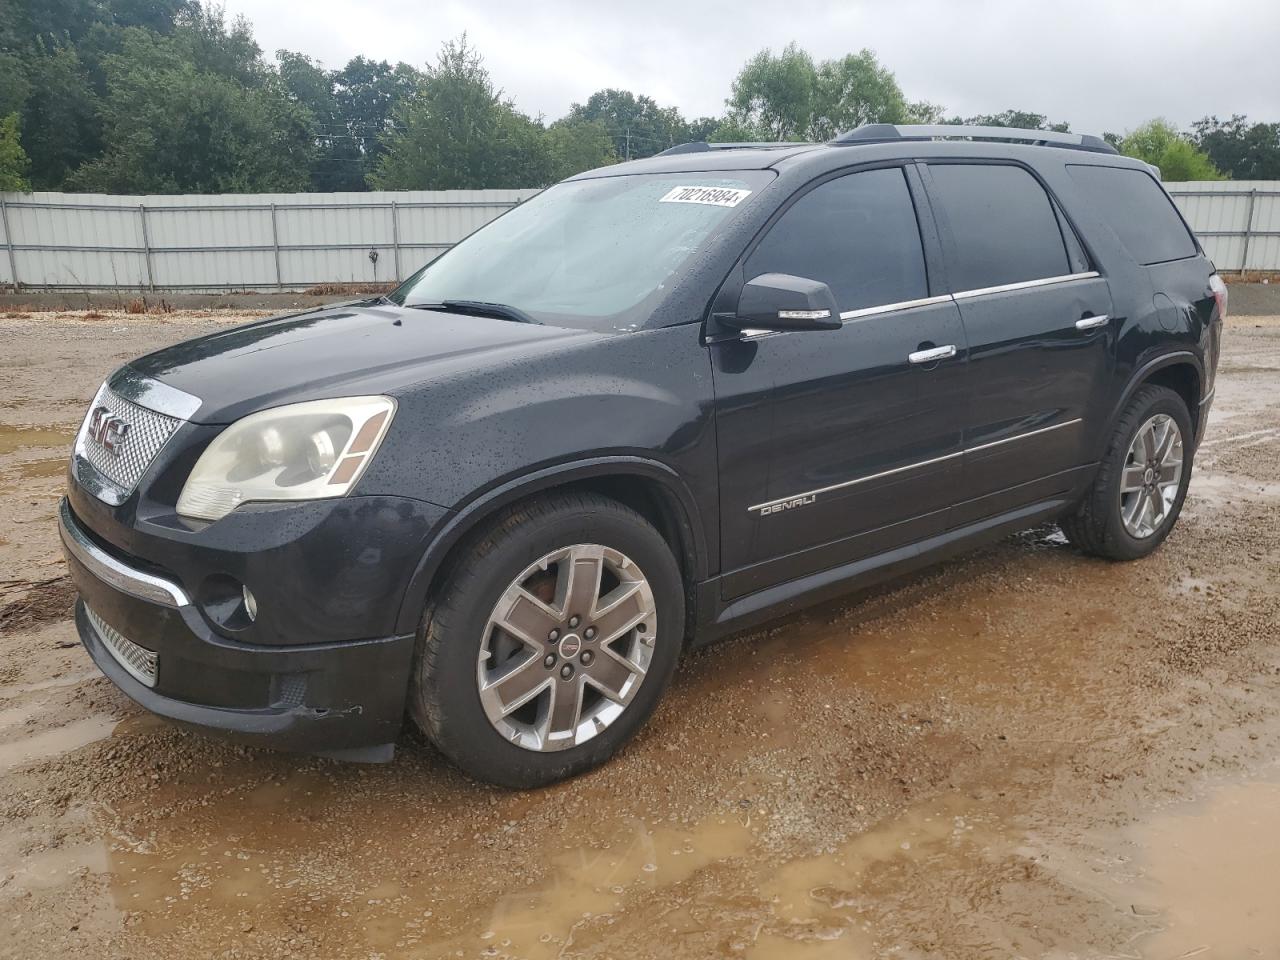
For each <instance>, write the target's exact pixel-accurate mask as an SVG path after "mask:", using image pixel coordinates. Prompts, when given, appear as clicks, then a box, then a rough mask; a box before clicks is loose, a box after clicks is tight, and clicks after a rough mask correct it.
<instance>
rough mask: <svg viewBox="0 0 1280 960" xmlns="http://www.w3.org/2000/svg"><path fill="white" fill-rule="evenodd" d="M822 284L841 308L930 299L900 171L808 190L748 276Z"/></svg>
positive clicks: (764, 244)
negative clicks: (782, 277) (783, 277)
mask: <svg viewBox="0 0 1280 960" xmlns="http://www.w3.org/2000/svg"><path fill="white" fill-rule="evenodd" d="M762 273H790V274H793V275H794V276H798V277H808V278H809V279H810V280H821V281H822V282H823V283H825V284H827V285H828V286H829V287H831V292H832V293H834V294H835V297H836V303H837V304H839V306H840V309H841V310H842V311H843V310H858V309H861V308H863V307H878V306H882V305H884V304H886V303H901V302H903V301H905V300H918V299H921V298H923V297H927V296H928V295H929V284H928V280H927V278H926V274H925V266H924V249H923V247H922V246H921V243H920V228H919V225H918V224H917V223H916V212H915V207H914V205H913V204H912V202H911V193H910V191H909V190H908V188H907V181H906V177H905V175H904V174H903V172H902V171H901V170H900V169H898V168H896V167H894V168H892V169H885V170H865V171H863V172H861V173H851V174H849V175H848V176H844V177H840V178H839V179H836V180H831V181H828V182H827V183H824V184H822V185H821V186H818V187H815V188H814V189H812V190H810V191H809V192H808V193H806V194H805V195H804V196H802V197H801V198H800V199H799V200H797V201H796V202H795V203H793V204H792V205H791V207H790V208H789V209H788V210H787V211H786V212H785V213H784V214H783V215H782V216H781V217H780V218H779V219H778V221H777V222H776V223H775V224H774V225H773V226H772V227H771V228H770V229H769V232H768V233H767V234H766V235H765V237H764V239H763V240H761V241H760V245H759V246H758V247H756V249H755V252H753V253H752V254H751V256H750V257H749V258H748V259H747V263H746V277H747V279H751V278H752V277H758V276H760V274H762Z"/></svg>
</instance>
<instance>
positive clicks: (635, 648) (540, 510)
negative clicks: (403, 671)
mask: <svg viewBox="0 0 1280 960" xmlns="http://www.w3.org/2000/svg"><path fill="white" fill-rule="evenodd" d="M683 629H684V597H683V588H682V584H681V579H680V574H679V569H678V567H677V565H676V562H675V558H674V557H673V556H672V554H671V551H670V550H669V549H668V547H667V545H666V542H665V541H664V540H663V539H662V537H661V536H660V535H659V534H658V532H657V531H656V530H654V529H653V527H652V526H650V525H649V523H648V522H647V521H645V520H644V518H643V517H641V516H640V515H639V514H637V513H636V512H635V511H633V510H631V509H629V508H628V507H625V506H623V505H622V504H620V503H617V502H615V501H613V500H609V499H607V498H605V497H600V496H596V495H591V494H583V495H557V496H552V497H548V498H546V499H543V500H538V501H534V502H532V503H530V504H526V505H523V506H521V507H519V508H517V509H514V510H511V511H509V512H508V513H506V514H505V515H503V516H501V517H499V518H498V519H497V520H496V521H494V522H493V523H492V524H491V525H490V526H489V527H488V528H487V529H486V531H485V532H484V533H483V534H482V535H481V536H480V537H479V538H478V540H477V542H475V544H474V545H473V546H472V547H471V549H470V550H469V551H468V552H467V554H466V556H465V557H464V558H463V559H462V561H461V563H460V564H459V566H458V567H457V569H456V570H455V572H454V573H453V575H452V576H451V577H450V578H449V581H448V583H447V584H446V586H445V588H444V590H443V591H442V593H441V594H440V597H439V599H438V601H437V602H436V603H435V604H434V605H433V607H432V609H430V610H429V611H428V613H427V615H426V616H425V617H424V622H423V627H422V632H421V635H420V637H419V650H418V657H417V662H416V665H415V670H414V679H413V689H412V691H411V696H410V710H411V713H412V715H413V717H414V719H415V721H416V722H417V724H418V726H419V727H420V728H421V729H422V731H423V732H424V733H425V734H426V735H427V737H428V738H429V739H431V740H432V742H434V743H435V744H436V745H437V746H438V747H439V748H440V749H441V751H443V752H444V753H445V754H446V755H447V756H448V757H450V759H452V760H453V761H454V762H455V763H457V764H458V766H460V767H462V768H463V769H464V770H466V771H467V772H468V773H470V774H472V775H473V776H475V777H477V778H479V779H482V780H487V781H490V782H492V783H499V784H503V785H506V786H513V787H531V786H537V785H540V784H544V783H550V782H552V781H555V780H559V779H561V778H563V777H567V776H570V775H572V774H574V773H577V772H579V771H582V770H585V769H587V768H589V767H592V766H595V765H596V764H599V763H601V762H602V761H604V760H605V759H607V758H608V757H609V756H610V755H611V754H612V753H613V752H614V751H615V750H616V749H617V748H618V747H619V746H620V745H621V744H622V743H623V742H625V741H626V740H627V739H628V738H629V737H630V736H631V735H632V734H633V733H634V732H635V731H636V730H637V729H638V728H639V727H640V725H641V724H642V723H643V722H644V721H645V720H646V719H647V718H648V716H649V715H650V714H651V713H652V712H653V709H654V707H655V706H656V705H657V702H658V700H659V698H660V697H661V695H662V692H663V690H664V689H665V688H666V685H667V683H668V681H669V680H670V678H671V674H672V672H673V671H674V669H675V665H676V661H677V660H678V659H679V653H680V648H681V645H682V640H683Z"/></svg>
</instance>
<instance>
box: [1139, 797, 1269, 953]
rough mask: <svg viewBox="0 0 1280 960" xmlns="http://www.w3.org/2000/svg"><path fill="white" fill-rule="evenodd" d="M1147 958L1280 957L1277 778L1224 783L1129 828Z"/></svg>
mask: <svg viewBox="0 0 1280 960" xmlns="http://www.w3.org/2000/svg"><path fill="white" fill-rule="evenodd" d="M1131 836H1132V842H1133V843H1134V844H1136V846H1137V847H1138V850H1139V852H1138V854H1137V856H1136V857H1135V861H1136V863H1137V865H1138V866H1139V867H1140V869H1141V874H1140V877H1139V879H1138V881H1137V882H1136V883H1135V884H1134V896H1135V898H1141V900H1140V902H1141V903H1142V904H1143V907H1142V908H1141V909H1143V912H1148V913H1150V914H1151V915H1152V918H1153V921H1154V922H1155V923H1157V924H1158V925H1159V926H1160V928H1161V929H1159V930H1157V931H1156V932H1154V933H1152V934H1150V935H1149V936H1147V937H1144V938H1143V939H1142V940H1141V941H1140V943H1139V946H1140V948H1141V954H1142V956H1144V957H1151V958H1153V960H1154V958H1165V957H1177V958H1183V957H1187V958H1190V957H1200V958H1204V960H1235V958H1239V957H1273V956H1276V955H1277V952H1280V910H1277V909H1276V894H1277V892H1280V779H1273V780H1266V781H1252V782H1248V783H1234V784H1226V785H1223V786H1219V787H1218V788H1217V789H1215V790H1213V791H1212V792H1211V793H1210V794H1209V795H1208V797H1206V798H1205V799H1202V800H1199V801H1196V802H1194V803H1190V804H1183V805H1179V806H1175V807H1173V808H1171V809H1168V810H1165V811H1163V812H1162V813H1160V814H1159V815H1157V816H1154V817H1153V818H1151V819H1150V820H1148V821H1147V822H1145V823H1143V824H1141V825H1140V826H1139V827H1138V828H1136V829H1135V830H1133V831H1132V833H1131Z"/></svg>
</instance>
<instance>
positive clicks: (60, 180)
mask: <svg viewBox="0 0 1280 960" xmlns="http://www.w3.org/2000/svg"><path fill="white" fill-rule="evenodd" d="M27 77H28V80H29V82H30V85H31V94H30V96H29V97H28V98H27V103H26V107H25V109H24V110H23V112H22V142H23V144H24V145H25V147H26V151H27V155H28V156H29V157H30V158H31V171H32V172H31V179H32V182H33V183H34V184H35V186H36V188H37V189H46V190H57V189H61V187H62V186H63V184H64V183H65V181H66V179H67V177H68V176H69V175H70V174H71V172H72V171H73V170H75V169H76V168H77V167H79V166H80V165H81V164H83V163H84V162H86V161H88V160H91V159H92V158H93V157H95V156H97V155H98V153H99V152H100V151H101V149H102V121H101V116H100V111H101V108H102V104H101V100H100V99H99V97H98V95H97V93H96V92H95V91H94V89H93V87H92V86H91V85H90V83H89V78H88V76H87V74H86V71H85V69H84V65H83V63H82V62H81V59H80V56H79V54H78V53H77V52H76V50H75V49H74V48H73V47H56V48H54V49H53V50H52V51H50V52H49V53H48V54H47V55H45V56H39V57H35V58H34V59H32V60H31V61H30V63H29V66H28V73H27Z"/></svg>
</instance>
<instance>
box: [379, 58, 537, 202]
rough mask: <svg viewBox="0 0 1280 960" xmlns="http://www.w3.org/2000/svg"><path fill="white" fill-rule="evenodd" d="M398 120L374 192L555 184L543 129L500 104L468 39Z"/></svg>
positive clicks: (442, 61)
mask: <svg viewBox="0 0 1280 960" xmlns="http://www.w3.org/2000/svg"><path fill="white" fill-rule="evenodd" d="M395 120H396V124H395V128H394V129H393V130H392V131H391V133H390V134H388V136H387V137H386V138H385V140H384V142H385V145H386V153H384V154H383V156H382V157H381V159H380V160H379V161H378V166H377V168H376V169H375V170H374V171H373V173H372V174H371V175H370V176H369V182H370V184H372V185H373V186H374V187H375V188H377V189H380V190H457V189H468V188H471V189H474V188H480V187H493V188H503V187H506V188H516V187H527V186H529V185H530V184H534V185H541V184H545V183H548V182H549V181H550V180H551V177H552V173H553V166H554V159H553V157H552V153H551V148H550V145H549V144H548V142H547V139H546V137H545V136H543V135H542V127H541V125H540V124H537V123H535V122H534V121H533V120H530V119H529V118H528V117H526V116H524V115H523V114H520V113H517V112H516V110H515V108H514V107H513V105H512V104H511V102H510V101H507V100H504V99H503V98H502V94H501V92H500V91H498V90H496V89H495V88H494V86H493V81H492V80H491V79H490V77H489V72H488V71H487V70H486V69H485V67H484V60H483V58H482V57H481V56H480V54H479V53H477V52H476V50H475V49H474V48H473V47H471V46H469V45H468V43H467V38H466V36H465V35H464V36H463V37H462V38H461V39H460V40H457V41H449V42H448V43H446V44H445V45H444V47H443V48H442V49H441V52H440V57H439V60H438V61H437V63H436V65H435V66H434V67H429V68H428V69H427V71H426V73H425V75H424V77H423V80H422V83H421V84H420V86H419V88H418V90H417V92H416V93H415V94H414V96H413V97H412V98H411V99H409V100H407V101H405V102H404V103H403V105H402V106H401V108H400V110H399V111H398V112H397V113H396V116H395Z"/></svg>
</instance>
